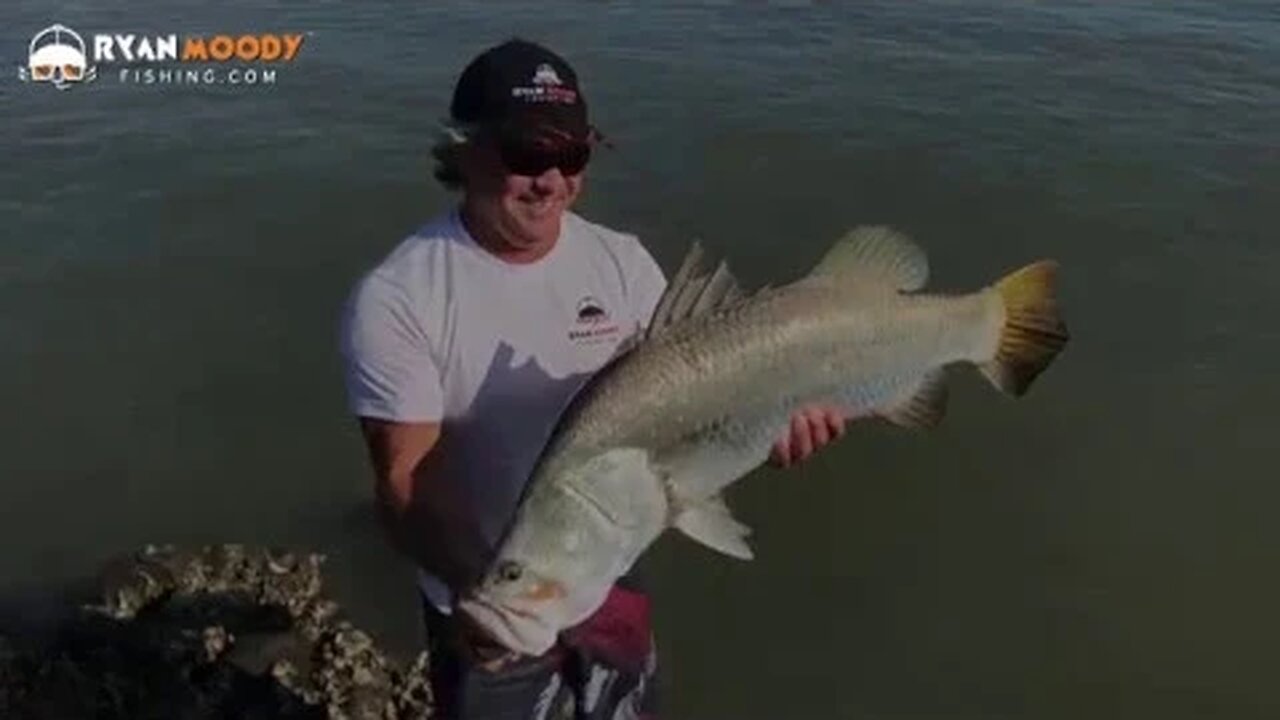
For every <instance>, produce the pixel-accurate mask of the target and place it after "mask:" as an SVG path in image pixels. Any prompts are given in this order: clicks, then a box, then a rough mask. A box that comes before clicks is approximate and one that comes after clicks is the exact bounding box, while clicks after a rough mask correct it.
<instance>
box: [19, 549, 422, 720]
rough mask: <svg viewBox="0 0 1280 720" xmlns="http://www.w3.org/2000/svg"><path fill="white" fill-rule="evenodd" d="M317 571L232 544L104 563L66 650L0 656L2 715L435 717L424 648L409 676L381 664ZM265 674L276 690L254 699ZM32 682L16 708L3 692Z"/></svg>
mask: <svg viewBox="0 0 1280 720" xmlns="http://www.w3.org/2000/svg"><path fill="white" fill-rule="evenodd" d="M323 563H324V556H323V555H319V554H314V553H312V554H296V553H292V552H288V551H284V550H280V549H263V548H253V547H247V546H244V545H238V544H228V545H213V546H206V547H201V548H197V549H192V550H187V549H182V548H177V547H174V546H171V545H148V546H146V547H144V548H142V549H141V550H140V551H138V552H136V553H134V554H133V555H131V556H130V557H128V558H125V559H124V560H122V561H116V562H113V563H111V564H110V565H109V566H108V567H107V569H106V570H105V571H104V573H103V575H102V578H101V583H100V595H101V597H100V598H99V601H98V602H97V603H96V604H93V605H89V606H85V608H84V609H85V610H86V611H87V612H85V613H83V614H81V615H78V616H77V617H76V618H74V619H73V620H71V621H69V622H70V623H71V627H70V628H69V630H68V632H65V633H61V634H60V635H59V637H60V638H61V639H60V640H59V642H60V643H61V645H58V646H55V647H50V648H45V649H43V650H41V651H38V652H36V653H35V654H33V655H30V656H28V657H26V658H20V659H19V660H20V661H19V660H13V659H12V657H11V656H13V653H12V652H8V654H7V655H6V656H5V658H0V659H4V660H5V662H4V663H3V667H0V670H3V671H4V673H3V674H4V677H0V680H4V681H5V682H4V686H0V700H3V701H4V703H3V704H0V716H3V717H20V716H22V715H21V712H14V713H11V712H10V710H11V708H19V710H29V711H31V712H32V713H34V714H37V715H39V714H41V713H44V716H51V717H60V718H68V719H71V718H80V717H83V718H89V717H93V718H113V719H114V718H126V717H130V718H131V717H136V716H137V715H136V713H138V712H142V713H143V714H144V715H145V716H146V717H203V715H200V714H199V712H200V711H197V710H194V709H193V708H210V707H237V708H242V709H244V714H245V715H246V716H247V715H252V716H253V717H273V718H276V717H278V718H290V717H298V718H301V717H315V714H316V713H321V714H322V715H327V717H329V718H332V719H337V718H361V719H363V718H369V719H373V718H376V719H377V720H401V719H404V718H414V719H415V720H425V719H426V718H429V717H431V712H432V698H431V692H430V687H429V685H428V684H427V673H426V669H427V667H428V664H427V663H428V661H427V657H426V654H425V653H422V654H420V655H419V656H418V657H417V658H416V659H415V660H414V661H413V662H412V663H411V664H410V665H409V666H408V667H407V668H403V667H401V666H400V665H398V664H397V663H395V662H393V661H392V660H391V659H389V658H388V657H387V656H386V655H385V654H384V653H383V652H382V651H381V650H380V649H379V648H378V647H377V645H376V643H375V642H374V641H373V638H372V637H370V636H369V635H368V634H367V633H365V632H364V631H362V630H360V629H359V628H356V627H355V626H354V625H352V623H351V622H350V621H348V620H346V619H344V618H343V617H342V612H341V608H340V607H339V606H338V604H337V603H336V602H334V601H333V600H331V599H329V598H327V597H325V596H324V594H323V577H322V576H323V573H322V565H323ZM2 641H3V639H2V638H0V647H7V646H4V644H3V642H2ZM14 668H19V670H14ZM15 673H21V674H22V677H21V679H20V680H14V681H13V682H12V683H11V682H9V676H15ZM264 680H265V681H268V682H271V683H274V685H275V686H276V687H277V688H278V689H279V691H278V692H274V693H266V694H263V693H262V692H261V685H260V683H261V682H263V681H264ZM28 686H30V688H31V689H30V691H29V692H27V691H24V693H23V694H22V696H21V698H20V699H18V700H14V698H17V697H18V694H17V691H15V690H11V689H6V687H23V688H27V687H28ZM77 698H79V700H77ZM290 698H292V699H290ZM77 702H79V704H78V705H77ZM15 703H25V704H23V705H18V704H15ZM104 703H105V705H104ZM149 703H150V704H149ZM184 703H185V704H184ZM253 703H259V705H261V704H262V703H266V704H267V705H266V706H265V707H260V706H255V705H253ZM49 708H55V710H52V711H49ZM77 708H78V709H77ZM249 710H252V712H249ZM50 713H51V714H50Z"/></svg>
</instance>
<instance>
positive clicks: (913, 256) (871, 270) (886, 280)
mask: <svg viewBox="0 0 1280 720" xmlns="http://www.w3.org/2000/svg"><path fill="white" fill-rule="evenodd" d="M810 275H825V276H828V277H836V278H839V279H840V280H842V281H847V282H849V283H857V286H858V287H866V286H872V287H886V286H888V287H889V288H891V289H893V290H905V291H912V290H919V289H920V288H922V287H924V284H925V282H926V281H927V280H928V279H929V259H928V257H926V256H925V254H924V251H923V250H921V249H920V247H919V246H918V245H916V244H915V243H914V242H912V241H911V240H910V238H908V237H907V236H906V235H903V234H902V233H900V232H898V231H897V230H894V229H893V228H890V227H886V226H883V225H864V226H861V227H856V228H854V229H853V230H850V231H849V232H848V233H846V234H845V236H844V237H842V238H840V239H839V240H837V241H836V243H835V245H833V246H832V247H831V249H830V250H828V251H827V254H826V255H824V256H823V258H822V260H820V261H819V262H818V264H817V266H815V267H814V268H813V272H811V273H810Z"/></svg>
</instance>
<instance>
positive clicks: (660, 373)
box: [459, 227, 1067, 654]
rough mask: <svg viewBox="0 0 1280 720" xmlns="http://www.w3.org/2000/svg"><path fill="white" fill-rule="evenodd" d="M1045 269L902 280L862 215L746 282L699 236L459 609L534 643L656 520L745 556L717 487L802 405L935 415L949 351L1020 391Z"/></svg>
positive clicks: (627, 558) (760, 457)
mask: <svg viewBox="0 0 1280 720" xmlns="http://www.w3.org/2000/svg"><path fill="white" fill-rule="evenodd" d="M1055 268H1056V266H1055V265H1053V264H1052V263H1047V262H1046V263H1038V264H1036V265H1032V266H1028V267H1027V268H1024V269H1023V270H1021V271H1019V272H1016V273H1013V274H1011V275H1009V276H1008V277H1006V278H1005V279H1003V280H1002V281H1001V282H1000V283H997V284H996V285H994V286H992V287H988V288H985V289H983V290H980V291H978V292H975V293H972V294H968V295H960V296H940V295H925V294H916V293H915V292H914V291H917V290H919V289H920V288H921V287H923V285H924V282H925V279H926V276H927V263H926V261H925V258H924V254H923V252H921V251H920V250H919V248H917V247H916V246H915V245H914V244H912V243H911V242H910V241H908V240H907V239H906V238H904V237H902V236H901V235H899V234H897V233H895V232H893V231H891V230H889V229H887V228H878V227H877V228H860V229H858V230H855V231H853V232H851V233H850V234H849V235H847V236H846V237H845V238H844V239H842V240H841V241H839V242H838V243H837V244H836V245H835V246H834V247H833V248H832V250H831V251H830V252H829V253H828V254H827V256H826V257H825V258H824V259H823V260H822V262H820V263H819V265H818V266H817V267H816V268H815V269H814V271H813V272H812V273H810V274H809V275H808V276H806V277H804V278H802V279H800V280H798V281H796V282H794V283H792V284H790V285H787V286H784V287H780V288H775V289H766V290H763V291H761V292H758V293H755V294H753V295H752V296H750V297H745V296H743V295H742V294H741V292H740V291H739V290H738V289H737V286H736V283H734V282H733V280H732V277H731V276H730V275H729V274H728V271H727V269H726V268H725V267H724V265H723V264H721V265H720V266H719V267H718V268H716V269H715V270H714V271H711V272H708V271H707V270H706V269H705V268H704V267H703V259H702V257H701V253H700V250H699V249H698V248H697V247H696V246H695V248H694V250H693V251H692V252H691V253H690V255H689V257H687V258H686V260H685V263H684V264H683V265H682V267H681V269H680V271H679V272H678V273H677V274H676V276H675V277H674V278H673V280H672V282H671V285H670V287H669V288H668V291H667V294H666V295H665V296H664V298H663V301H662V302H661V303H660V304H659V308H658V311H657V312H656V313H655V316H654V318H653V320H652V322H651V324H650V328H649V330H648V332H647V335H646V337H645V338H644V339H643V341H641V342H640V343H639V344H638V345H636V346H635V347H634V348H631V349H630V350H629V351H628V352H626V353H625V354H623V355H621V356H620V357H619V358H618V359H617V360H615V362H613V363H612V364H611V365H610V366H608V367H607V368H605V369H604V370H602V371H601V373H600V374H599V375H598V376H597V377H596V379H595V380H594V381H593V382H592V383H590V384H589V385H588V386H587V387H586V388H584V390H583V391H582V392H581V393H580V394H579V395H578V397H577V398H575V400H574V402H573V404H572V405H571V406H570V408H569V409H568V410H567V411H566V412H565V414H564V415H563V417H562V418H561V420H560V423H559V424H558V426H557V431H556V434H555V435H554V436H553V438H552V440H551V442H550V443H549V445H548V447H547V449H546V451H545V452H544V454H543V457H542V460H541V461H540V463H539V464H538V467H537V468H536V469H535V471H534V474H533V476H532V478H531V480H530V484H529V486H528V489H527V491H526V495H525V497H524V498H523V500H522V502H521V505H520V508H519V510H518V511H517V514H516V517H515V519H514V522H513V523H512V525H511V527H510V530H509V531H508V534H507V536H506V537H505V539H504V541H503V543H502V544H501V546H500V547H499V549H498V553H497V556H496V558H495V561H494V563H493V564H492V566H491V568H490V570H489V572H488V573H486V576H485V577H484V579H483V580H482V581H481V582H480V583H479V584H478V585H477V586H476V587H475V588H474V589H472V590H471V591H470V592H468V593H467V594H466V595H465V596H464V598H463V599H462V601H461V602H460V603H459V608H460V610H461V611H462V612H463V613H465V614H466V615H468V616H469V617H470V618H471V620H472V621H473V622H475V623H477V624H478V625H480V626H481V627H482V628H483V629H485V630H486V631H487V632H488V633H489V634H490V635H492V636H493V637H494V638H496V639H497V640H498V641H499V642H501V643H502V644H504V645H505V646H507V647H509V648H511V649H512V650H514V651H518V652H523V653H529V654H540V653H542V652H545V651H546V650H547V649H548V648H550V646H551V645H552V644H554V642H555V639H556V636H557V635H558V633H559V632H561V631H562V630H564V629H566V628H568V627H571V626H573V625H574V624H576V623H578V622H581V621H582V620H583V619H585V618H586V617H588V616H589V615H590V614H591V613H592V612H593V611H594V610H595V609H596V608H598V607H599V606H600V604H601V603H602V602H603V601H604V599H605V597H606V595H607V593H608V591H609V588H610V587H611V586H612V584H613V582H614V581H615V580H616V579H617V578H618V577H620V576H621V575H623V574H624V573H625V572H627V570H628V569H629V568H630V567H631V566H632V564H634V562H635V561H636V560H637V559H638V558H639V556H640V554H641V553H643V552H644V550H645V549H646V548H647V547H648V546H649V545H650V544H651V543H652V542H653V541H654V540H655V539H656V538H657V537H658V536H659V535H661V533H662V532H664V531H665V530H666V529H667V528H668V527H676V528H678V529H679V530H681V531H683V532H685V533H686V534H688V535H689V536H690V537H693V538H694V539H697V540H699V541H701V542H703V543H705V544H707V545H708V546H710V547H712V548H715V549H717V550H719V551H721V552H724V553H726V554H729V555H732V556H735V557H739V558H744V559H749V558H750V557H751V551H750V548H749V547H748V546H747V544H746V541H745V538H746V536H747V535H748V534H749V530H748V529H747V528H746V527H745V526H743V525H742V524H741V523H739V522H738V521H736V520H735V519H734V518H733V517H732V515H731V514H730V512H729V510H728V508H727V506H726V505H725V504H724V501H723V499H722V497H721V491H722V490H723V489H724V488H725V487H726V486H727V485H729V484H730V483H732V482H733V481H735V480H737V479H738V478H740V477H742V476H744V475H746V474H747V473H749V472H750V471H751V470H753V469H754V468H756V467H758V466H759V465H760V464H761V463H763V462H764V461H765V460H766V459H767V457H768V454H769V451H770V449H771V447H772V446H773V444H774V442H775V441H776V440H777V439H778V438H780V437H782V436H783V434H784V432H785V431H786V429H787V428H788V426H789V422H790V418H791V416H792V414H793V413H794V412H795V411H796V410H797V409H798V408H799V407H801V406H804V405H806V404H811V403H826V404H835V405H838V406H839V407H840V408H842V410H843V411H844V413H845V414H846V416H847V417H850V418H857V417H867V416H882V417H885V418H886V419H889V420H890V421H893V422H896V423H898V424H902V425H907V426H931V425H933V424H935V423H936V422H938V421H939V420H940V419H941V416H942V414H943V410H944V406H945V400H946V392H945V382H944V380H945V378H944V369H945V368H946V367H947V366H949V365H952V364H955V363H971V364H974V365H976V366H978V367H979V368H980V369H982V371H983V372H984V373H985V374H986V375H987V376H988V377H989V378H990V379H991V380H992V382H993V383H994V384H996V385H997V386H998V387H1000V388H1001V389H1003V390H1005V391H1008V392H1011V393H1014V394H1021V393H1022V392H1024V391H1025V390H1026V388H1027V386H1028V385H1029V384H1030V382H1031V381H1032V380H1033V379H1034V378H1035V376H1036V375H1038V374H1039V373H1040V372H1041V371H1042V370H1043V369H1044V368H1045V367H1046V366H1047V365H1048V364H1049V362H1051V361H1052V359H1053V357H1054V356H1056V354H1057V353H1058V352H1059V350H1060V349H1061V347H1062V346H1063V345H1064V344H1065V342H1066V339H1067V334H1066V328H1065V326H1064V325H1063V324H1062V322H1061V320H1060V319H1059V318H1058V316H1057V308H1056V302H1055V301H1054V299H1053V295H1052V284H1053V278H1054V271H1055Z"/></svg>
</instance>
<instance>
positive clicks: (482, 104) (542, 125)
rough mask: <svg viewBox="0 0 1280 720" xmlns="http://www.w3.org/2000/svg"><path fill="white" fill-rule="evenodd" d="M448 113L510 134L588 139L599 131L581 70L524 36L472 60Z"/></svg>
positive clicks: (457, 88) (506, 135) (493, 48)
mask: <svg viewBox="0 0 1280 720" xmlns="http://www.w3.org/2000/svg"><path fill="white" fill-rule="evenodd" d="M449 114H450V115H452V116H453V119H454V120H455V121H457V122H461V123H467V124H472V125H478V126H481V127H485V128H488V129H490V130H493V131H496V132H497V133H499V135H500V136H502V137H505V138H509V139H516V138H535V137H537V138H547V137H548V136H551V137H559V138H564V139H566V140H576V141H588V140H591V139H592V138H593V136H594V135H595V134H596V131H595V128H593V127H592V126H591V125H590V123H589V122H588V121H587V101H586V98H584V97H583V96H582V88H581V87H579V85H578V74H577V73H576V72H574V70H573V68H572V67H570V65H569V63H568V62H567V61H566V60H565V59H564V58H562V57H560V56H559V55H557V54H556V53H554V52H552V51H550V50H548V49H547V48H545V47H543V46H541V45H538V44H537V43H534V42H530V41H528V40H524V39H521V38H512V39H511V40H508V41H506V42H504V43H502V44H501V45H497V46H495V47H492V48H489V49H488V50H486V51H484V52H483V53H481V54H480V55H479V56H477V57H476V58H475V59H474V60H472V61H471V63H470V64H469V65H467V67H466V68H465V69H464V70H463V71H462V75H461V76H459V78H458V84H457V86H456V87H455V88H454V90H453V102H452V103H451V104H450V106H449Z"/></svg>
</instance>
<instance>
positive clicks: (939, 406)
mask: <svg viewBox="0 0 1280 720" xmlns="http://www.w3.org/2000/svg"><path fill="white" fill-rule="evenodd" d="M946 413H947V373H946V370H945V369H944V368H939V369H937V370H934V371H932V372H930V373H927V374H926V375H925V376H924V377H923V378H922V379H921V380H920V383H919V384H918V385H916V387H915V389H914V390H913V391H912V392H911V394H910V395H908V396H906V397H905V398H904V399H903V400H902V401H901V402H899V403H896V404H894V405H892V406H890V407H888V408H885V409H884V410H882V411H880V412H879V413H878V414H879V415H880V416H881V417H883V418H884V419H886V420H888V421H889V422H891V423H893V424H894V425H899V426H902V427H907V428H914V429H920V430H927V429H931V428H935V427H937V426H938V423H940V422H942V418H943V416H944V415H946Z"/></svg>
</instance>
